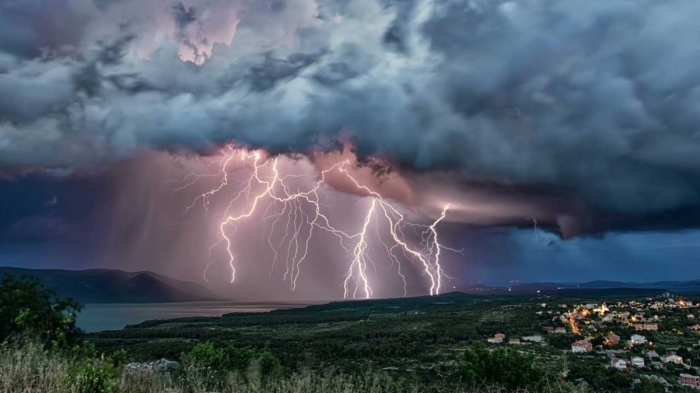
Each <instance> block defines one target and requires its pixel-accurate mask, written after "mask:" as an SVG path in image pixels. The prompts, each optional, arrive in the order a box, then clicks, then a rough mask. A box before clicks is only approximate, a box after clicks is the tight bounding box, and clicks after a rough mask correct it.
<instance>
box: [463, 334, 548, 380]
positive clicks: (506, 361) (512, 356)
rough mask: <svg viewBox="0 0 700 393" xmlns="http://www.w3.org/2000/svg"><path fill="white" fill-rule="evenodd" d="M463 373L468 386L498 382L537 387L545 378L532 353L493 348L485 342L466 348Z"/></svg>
mask: <svg viewBox="0 0 700 393" xmlns="http://www.w3.org/2000/svg"><path fill="white" fill-rule="evenodd" d="M459 374H460V377H461V379H462V382H464V383H465V384H466V385H467V386H486V385H491V384H498V385H501V386H503V387H505V388H507V389H509V390H510V389H521V388H528V389H532V390H536V389H537V385H539V384H540V383H541V382H542V380H543V378H544V373H543V372H542V370H540V369H538V368H535V367H534V365H533V359H532V358H531V357H528V356H522V355H520V354H519V353H518V352H517V351H514V350H505V349H503V348H499V349H496V350H494V351H489V350H487V349H486V348H484V346H483V345H476V346H474V348H473V349H468V350H467V351H466V352H465V354H464V363H462V365H461V368H460V372H459Z"/></svg>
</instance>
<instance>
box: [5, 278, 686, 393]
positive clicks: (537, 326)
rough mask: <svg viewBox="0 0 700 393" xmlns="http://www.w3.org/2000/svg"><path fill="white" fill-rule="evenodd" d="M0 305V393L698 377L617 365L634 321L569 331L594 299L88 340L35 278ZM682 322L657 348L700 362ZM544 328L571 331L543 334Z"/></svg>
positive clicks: (298, 318) (469, 300)
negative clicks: (568, 318)
mask: <svg viewBox="0 0 700 393" xmlns="http://www.w3.org/2000/svg"><path fill="white" fill-rule="evenodd" d="M0 294H2V296H3V299H15V298H17V299H22V300H21V301H20V302H12V301H6V300H3V303H2V305H3V309H2V310H0V315H2V317H3V320H2V321H0V323H2V326H4V327H6V330H3V333H4V336H3V344H2V346H1V347H0V393H3V392H17V391H24V392H39V391H46V392H75V393H118V392H124V393H132V392H133V393H136V392H144V393H145V392H169V393H186V392H187V393H189V392H192V393H194V392H268V391H269V392H279V393H282V392H290V393H291V392H344V393H354V392H397V393H398V392H436V393H437V392H450V393H451V392H479V391H499V392H511V391H528V392H561V393H566V392H584V391H591V392H598V391H600V392H610V391H633V392H645V393H650V392H660V391H664V390H665V387H664V384H666V385H668V386H671V387H672V389H673V391H684V389H686V390H687V389H689V388H684V387H681V386H680V385H679V383H678V381H677V379H676V378H677V375H679V373H681V372H683V373H688V374H697V371H696V370H695V369H694V368H693V367H689V366H687V365H666V366H665V367H664V369H663V370H657V369H653V368H645V369H632V370H626V371H620V370H616V369H614V368H611V367H610V359H609V356H612V355H611V353H612V352H610V353H609V352H607V351H608V350H610V351H617V352H615V353H620V354H622V353H623V352H624V353H626V354H627V355H625V356H628V357H629V356H631V355H643V352H644V350H643V349H642V348H640V347H627V346H626V344H624V343H623V342H621V343H618V344H615V345H609V344H606V343H605V341H604V336H605V335H607V333H608V331H610V330H615V331H616V332H617V334H619V335H621V336H624V337H623V341H624V340H627V339H628V338H629V337H627V335H628V334H633V333H635V330H634V328H633V327H631V325H630V324H624V323H620V322H615V321H613V322H611V323H610V324H609V325H608V326H607V327H605V329H600V330H596V329H589V328H590V327H593V325H589V324H588V323H589V321H588V320H581V323H580V329H573V328H571V326H569V325H568V324H566V323H563V322H562V321H561V320H560V319H561V318H560V316H562V315H564V314H566V315H570V313H569V312H568V311H567V310H566V309H565V307H562V306H560V305H558V304H559V303H568V304H579V303H587V302H588V303H590V302H593V300H592V299H590V298H587V299H577V298H571V297H568V298H563V297H562V298H558V299H553V298H549V297H547V296H539V295H533V296H530V297H525V296H513V297H507V296H505V297H498V296H472V295H464V294H458V293H453V294H447V295H442V296H439V297H422V298H410V299H388V300H371V301H347V302H337V303H331V304H326V305H318V306H311V307H307V308H304V309H297V310H280V311H273V312H270V313H258V314H252V313H250V314H229V315H225V316H223V317H220V318H183V319H176V320H167V321H148V322H144V323H142V324H139V325H136V326H129V327H127V328H126V329H123V330H118V331H107V332H100V333H95V334H90V335H85V336H83V335H81V334H80V331H79V330H78V329H76V327H75V318H74V314H75V313H76V312H77V311H78V310H79V306H78V305H77V304H75V302H73V301H71V300H69V299H59V298H56V297H55V296H53V295H52V293H51V292H50V291H47V290H46V289H45V288H43V287H42V286H41V285H40V284H38V283H37V282H36V281H34V280H31V279H21V280H16V279H14V278H6V279H5V280H4V281H3V282H2V288H0ZM599 300H601V299H598V301H599ZM608 300H611V299H608ZM547 302H549V303H552V304H550V305H549V306H547V304H545V303H547ZM611 307H613V306H611ZM557 309H560V310H559V311H556V310H557ZM543 310H547V311H543ZM676 314H677V315H676ZM686 314H688V311H682V312H680V311H674V310H664V311H663V318H662V320H663V324H664V325H668V326H671V327H672V328H671V329H674V330H671V331H664V330H663V329H660V330H659V331H658V332H653V333H652V332H648V333H647V335H648V336H649V339H650V340H654V341H657V342H658V343H659V344H661V345H659V344H655V345H656V346H655V347H654V348H656V349H657V350H659V351H661V350H662V348H663V349H664V350H665V349H666V348H674V350H675V351H676V353H678V354H679V355H682V356H684V358H686V359H689V361H693V360H695V359H699V358H700V350H696V349H695V348H694V347H693V346H692V344H690V343H691V342H697V336H698V335H697V333H695V332H694V331H691V330H690V324H691V323H692V321H689V318H687V317H686ZM26 321H31V323H27V322H26ZM544 327H567V329H568V331H567V333H564V334H549V335H547V334H546V333H544V329H543V328H544ZM599 327H601V325H599ZM496 333H502V334H504V335H505V336H506V337H507V338H520V337H526V336H535V335H542V336H544V340H541V342H540V341H537V342H522V343H518V344H515V343H514V344H508V343H507V341H508V340H507V339H506V341H504V342H503V343H500V344H488V346H485V345H484V343H485V341H486V338H488V337H494V335H495V334H496ZM586 336H588V339H589V340H590V342H591V343H592V344H593V345H596V346H599V347H600V349H599V350H598V351H594V352H589V353H583V354H573V353H571V352H570V351H569V350H570V348H571V343H572V342H573V341H575V340H580V339H583V338H584V337H586ZM20 338H21V339H20ZM651 345H652V344H650V346H651ZM672 345H675V346H676V347H672ZM679 345H681V346H679ZM161 358H166V359H171V360H176V361H178V362H179V364H178V365H177V366H173V367H172V368H168V369H162V370H161V369H154V368H149V367H151V366H147V365H151V364H153V363H142V364H137V365H134V364H128V365H127V366H126V367H125V364H127V363H128V362H153V361H155V360H158V359H161ZM697 363H698V364H700V361H697ZM168 364H171V363H168ZM172 364H174V363H172ZM662 383H663V384H662ZM669 384H670V385H669Z"/></svg>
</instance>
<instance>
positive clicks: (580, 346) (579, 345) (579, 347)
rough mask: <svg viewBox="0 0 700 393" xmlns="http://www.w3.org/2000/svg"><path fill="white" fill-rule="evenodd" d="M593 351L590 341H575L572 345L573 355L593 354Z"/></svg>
mask: <svg viewBox="0 0 700 393" xmlns="http://www.w3.org/2000/svg"><path fill="white" fill-rule="evenodd" d="M592 350H593V345H592V344H591V343H590V342H588V341H574V343H573V344H571V352H573V353H583V352H591V351H592Z"/></svg>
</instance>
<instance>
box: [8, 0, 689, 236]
mask: <svg viewBox="0 0 700 393" xmlns="http://www.w3.org/2000/svg"><path fill="white" fill-rule="evenodd" d="M47 4H51V5H50V7H49V8H46V7H42V5H47ZM76 4H78V3H76ZM0 7H2V10H3V12H1V13H0V15H1V16H0V24H1V25H3V26H14V30H16V33H12V34H10V33H7V31H12V30H13V28H10V29H3V30H2V31H3V33H0V166H2V167H3V168H6V169H11V168H18V167H21V168H26V167H39V168H41V167H71V168H81V167H83V168H84V167H88V168H90V167H94V165H95V164H100V165H102V164H105V163H108V162H110V161H111V160H116V159H120V158H124V157H129V156H131V155H133V154H135V153H137V152H139V151H142V150H143V149H165V150H183V149H184V150H190V151H199V152H203V151H211V149H212V147H213V146H216V145H217V144H221V143H225V142H228V141H236V142H238V143H242V144H246V145H248V146H250V147H260V148H265V149H268V150H269V151H272V152H277V153H292V152H293V153H306V152H309V151H311V150H314V149H317V148H319V146H321V148H326V149H332V148H337V147H338V146H339V145H338V144H337V143H335V141H336V140H337V139H338V137H339V136H341V135H342V136H344V137H345V138H348V139H350V140H351V141H352V143H353V144H354V146H355V150H356V152H357V154H359V155H360V157H365V158H366V157H370V156H381V157H385V158H387V159H388V160H390V161H392V162H393V163H395V164H396V165H397V166H398V167H400V168H403V169H402V170H404V171H406V172H414V171H417V172H420V171H446V172H449V173H451V174H452V175H454V176H455V179H456V180H454V181H457V182H460V183H461V184H464V185H465V186H469V187H473V186H478V187H480V188H484V189H488V190H502V189H503V188H504V187H505V188H507V189H508V190H511V191H512V193H513V194H514V195H516V197H517V195H521V196H522V197H523V198H524V199H526V200H533V201H535V202H533V203H534V206H536V209H535V210H536V211H538V212H543V213H542V214H543V215H544V216H546V217H549V219H548V220H544V222H545V223H547V224H549V225H552V226H557V227H559V228H560V229H561V228H562V227H567V228H572V229H570V232H571V233H572V234H576V233H581V232H596V231H604V230H608V229H619V228H624V229H630V228H631V229H633V228H649V227H659V225H661V226H662V227H663V228H667V227H668V228H679V227H689V226H697V225H698V224H699V222H698V219H696V218H697V214H694V213H693V214H689V215H688V214H683V213H678V214H676V213H674V214H672V215H667V213H669V212H687V211H691V212H694V211H697V209H698V206H700V136H699V135H700V134H699V132H700V131H699V130H698V126H697V125H698V124H700V110H699V109H700V87H699V86H700V70H699V69H698V67H697V66H696V65H697V64H698V63H699V62H700V50H699V49H698V46H697V45H696V42H699V41H700V29H699V28H698V25H697V23H696V20H695V16H696V15H698V14H700V3H698V2H696V1H693V0H672V1H667V2H658V1H651V0H644V1H635V2H631V1H628V0H611V1H607V2H586V3H581V2H578V1H574V0H565V1H557V2H551V1H543V0H542V1H536V0H513V1H497V0H494V1H460V0H433V1H428V0H423V1H418V0H416V1H410V2H392V1H375V0H361V1H353V2H346V1H331V0H328V1H322V0H319V1H318V2H313V1H311V0H305V1H301V2H298V3H297V2H295V3H294V6H292V5H291V3H290V4H288V3H287V2H286V1H262V2H246V1H241V2H235V3H231V2H216V1H214V2H211V1H209V2H205V1H190V2H187V6H186V5H185V4H184V3H175V4H174V5H171V6H170V8H168V7H165V6H163V4H162V3H160V2H143V3H139V4H138V5H137V4H135V3H134V2H130V1H124V2H111V3H110V4H106V3H105V2H98V3H91V2H84V3H80V5H75V4H74V3H73V2H64V1H57V2H48V1H38V0H35V1H27V2H14V1H4V2H0ZM232 10H233V11H232ZM223 16H226V18H224V17H223ZM144 20H149V21H150V22H152V23H146V22H144ZM66 21H69V22H70V21H73V22H74V23H68V22H66ZM77 21H82V22H83V23H77ZM59 22H60V23H59ZM124 23H127V26H128V28H127V29H128V34H127V33H125V30H124V27H123V26H124ZM231 26H234V27H235V35H233V33H229V32H230V30H229V29H230V28H231ZM222 32H226V33H225V34H224V33H222ZM126 37H131V38H128V39H127V38H126ZM158 40H159V41H158ZM154 42H155V44H154ZM193 43H196V45H193ZM66 47H69V48H70V49H69V50H68V49H66ZM188 56H189V57H188ZM183 59H184V61H183ZM188 59H191V60H192V61H193V62H195V63H198V64H200V63H202V61H203V64H202V65H201V66H196V65H195V64H193V63H192V62H191V61H186V60H188ZM533 190H534V191H533ZM532 195H535V197H533V196H532ZM550 198H556V200H557V201H559V202H558V203H557V207H556V208H552V207H549V208H548V206H547V204H546V203H545V202H543V201H548V200H550ZM528 206H530V208H531V209H534V208H532V206H531V205H528ZM668 217H671V218H673V217H676V218H677V219H674V220H667V219H666V218H668ZM519 220H522V217H521V216H520V215H517V216H516V217H515V218H513V219H511V221H510V222H514V221H518V222H519ZM506 221H507V220H506ZM670 221H673V222H672V223H670ZM493 222H501V221H499V220H497V219H494V220H493ZM523 223H525V221H523ZM523 225H524V224H523Z"/></svg>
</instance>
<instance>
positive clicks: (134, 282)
mask: <svg viewBox="0 0 700 393" xmlns="http://www.w3.org/2000/svg"><path fill="white" fill-rule="evenodd" d="M5 274H12V275H14V276H17V277H19V276H25V275H27V276H34V277H37V278H38V279H39V280H41V281H42V282H43V283H44V285H46V286H47V287H49V288H54V289H55V290H56V292H57V294H58V295H59V296H61V297H66V296H72V297H73V298H75V299H76V300H78V301H79V302H81V303H167V302H189V301H205V300H222V296H220V295H218V294H216V293H214V292H212V291H210V290H208V289H206V288H204V287H203V286H201V285H198V284H195V283H193V282H188V281H180V280H175V279H172V278H170V277H166V276H163V275H160V274H156V273H153V272H146V271H143V272H125V271H122V270H111V269H89V270H60V269H22V268H14V267H0V276H2V275H5Z"/></svg>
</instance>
